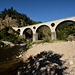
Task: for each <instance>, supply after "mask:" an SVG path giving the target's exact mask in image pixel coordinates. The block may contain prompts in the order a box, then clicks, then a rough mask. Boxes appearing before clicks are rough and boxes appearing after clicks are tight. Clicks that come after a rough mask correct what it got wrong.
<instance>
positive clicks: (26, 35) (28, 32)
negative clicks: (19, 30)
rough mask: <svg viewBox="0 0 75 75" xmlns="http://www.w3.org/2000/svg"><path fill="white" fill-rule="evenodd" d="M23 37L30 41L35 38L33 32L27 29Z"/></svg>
mask: <svg viewBox="0 0 75 75" xmlns="http://www.w3.org/2000/svg"><path fill="white" fill-rule="evenodd" d="M23 37H24V38H25V39H29V38H32V37H33V30H32V29H31V28H25V29H24V31H23Z"/></svg>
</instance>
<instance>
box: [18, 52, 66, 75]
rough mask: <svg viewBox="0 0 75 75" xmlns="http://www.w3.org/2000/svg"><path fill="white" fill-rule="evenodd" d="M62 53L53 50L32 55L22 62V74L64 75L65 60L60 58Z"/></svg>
mask: <svg viewBox="0 0 75 75" xmlns="http://www.w3.org/2000/svg"><path fill="white" fill-rule="evenodd" d="M61 57H62V55H60V54H54V53H53V52H51V51H48V52H47V51H43V52H41V53H40V54H37V55H36V56H30V57H29V58H28V59H27V61H26V62H22V63H21V67H20V68H19V72H20V75H64V70H66V69H67V68H66V67H65V66H63V64H64V63H65V61H62V60H60V58H61Z"/></svg>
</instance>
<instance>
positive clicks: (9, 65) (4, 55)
mask: <svg viewBox="0 0 75 75" xmlns="http://www.w3.org/2000/svg"><path fill="white" fill-rule="evenodd" d="M26 50H27V49H26V47H25V46H14V47H11V48H0V75H16V72H17V68H18V67H19V65H20V59H16V57H17V56H19V55H20V54H22V53H23V52H24V51H26Z"/></svg>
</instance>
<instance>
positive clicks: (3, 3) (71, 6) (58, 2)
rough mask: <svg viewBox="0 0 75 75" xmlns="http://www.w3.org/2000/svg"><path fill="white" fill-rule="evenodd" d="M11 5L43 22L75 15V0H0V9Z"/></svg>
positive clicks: (31, 17)
mask: <svg viewBox="0 0 75 75" xmlns="http://www.w3.org/2000/svg"><path fill="white" fill-rule="evenodd" d="M11 7H13V8H14V9H16V10H17V11H18V12H19V13H23V14H26V15H27V16H28V17H30V19H32V20H35V21H41V22H47V21H52V20H57V19H62V18H67V17H72V16H75V0H0V11H2V10H4V8H7V9H8V8H11Z"/></svg>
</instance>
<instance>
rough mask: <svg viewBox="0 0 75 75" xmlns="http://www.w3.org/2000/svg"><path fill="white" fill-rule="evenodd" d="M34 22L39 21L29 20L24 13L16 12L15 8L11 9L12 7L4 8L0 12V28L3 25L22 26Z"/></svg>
mask: <svg viewBox="0 0 75 75" xmlns="http://www.w3.org/2000/svg"><path fill="white" fill-rule="evenodd" d="M36 23H40V22H37V21H33V20H31V19H30V18H29V17H28V16H27V15H26V14H21V13H18V12H17V11H16V10H15V9H13V7H11V8H9V9H6V8H5V9H4V10H3V11H2V12H1V13H0V29H2V28H3V27H4V26H11V27H13V26H15V27H23V26H27V25H32V24H36Z"/></svg>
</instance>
